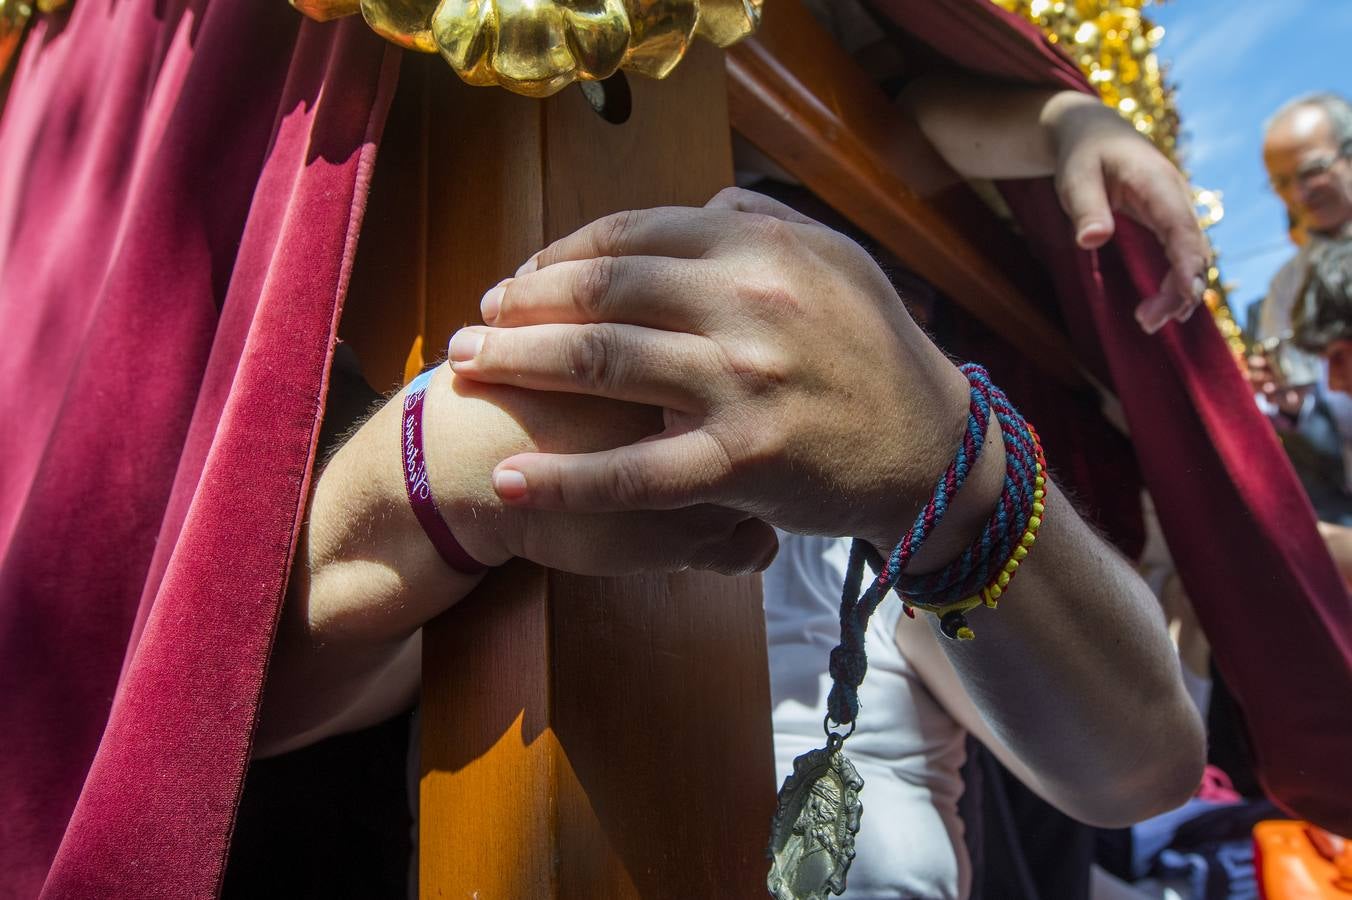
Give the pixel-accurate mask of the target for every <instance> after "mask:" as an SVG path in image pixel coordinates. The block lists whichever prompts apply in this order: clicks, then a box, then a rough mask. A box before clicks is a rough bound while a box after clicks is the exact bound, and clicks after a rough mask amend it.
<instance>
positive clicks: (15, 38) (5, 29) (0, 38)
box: [0, 0, 33, 87]
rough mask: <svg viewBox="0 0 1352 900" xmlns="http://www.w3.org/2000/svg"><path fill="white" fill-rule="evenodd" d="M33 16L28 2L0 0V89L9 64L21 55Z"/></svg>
mask: <svg viewBox="0 0 1352 900" xmlns="http://www.w3.org/2000/svg"><path fill="white" fill-rule="evenodd" d="M32 15H33V7H32V6H30V5H29V4H28V3H27V0H0V87H3V76H4V74H5V72H7V71H8V70H9V64H10V62H11V61H13V59H14V57H15V56H17V55H18V53H19V40H20V39H21V38H22V37H23V29H24V26H25V25H27V24H28V20H29V19H30V18H31V17H32Z"/></svg>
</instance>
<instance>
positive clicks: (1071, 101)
mask: <svg viewBox="0 0 1352 900" xmlns="http://www.w3.org/2000/svg"><path fill="white" fill-rule="evenodd" d="M901 103H902V105H903V106H905V107H906V108H907V109H909V110H910V111H911V112H912V114H913V115H914V116H915V118H916V121H917V122H918V123H919V125H920V129H921V131H923V132H924V133H925V137H926V138H928V139H929V141H930V143H931V144H933V145H934V147H935V149H937V150H938V151H939V153H940V155H942V156H943V157H944V159H945V160H946V161H947V162H948V164H949V165H951V166H952V167H953V168H954V169H956V170H957V171H958V172H959V173H960V174H962V175H965V176H967V177H968V178H1036V177H1039V176H1044V175H1051V174H1052V173H1053V172H1054V171H1055V170H1056V162H1057V134H1058V132H1059V130H1061V129H1063V128H1067V127H1069V126H1071V125H1073V124H1074V120H1076V119H1077V118H1080V117H1091V116H1100V115H1103V114H1105V113H1106V114H1107V115H1108V116H1113V117H1115V116H1116V114H1115V113H1113V112H1112V110H1109V109H1106V108H1105V107H1104V106H1103V104H1102V103H1100V102H1099V101H1098V100H1097V99H1095V98H1094V97H1091V96H1089V95H1087V94H1081V93H1078V92H1076V91H1055V90H1047V89H1043V88H1031V87H1024V86H1020V85H1010V84H1003V83H1001V82H997V81H992V80H989V79H980V78H972V77H963V76H931V77H925V78H918V79H916V80H915V81H914V82H912V83H911V84H910V85H908V86H907V88H906V90H905V91H904V92H903V93H902V96H901Z"/></svg>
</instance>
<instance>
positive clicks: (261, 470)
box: [0, 0, 398, 898]
mask: <svg viewBox="0 0 1352 900" xmlns="http://www.w3.org/2000/svg"><path fill="white" fill-rule="evenodd" d="M397 66H398V55H397V51H395V50H393V49H392V48H390V47H388V46H387V45H385V44H384V43H383V42H382V41H380V40H379V39H378V38H376V37H375V36H374V35H372V34H371V33H369V31H367V29H365V27H364V26H363V25H362V24H361V23H360V22H358V21H349V22H343V23H332V24H328V25H318V24H315V23H310V22H306V21H304V20H303V19H302V18H301V17H300V16H299V15H297V14H296V13H295V12H294V11H292V10H290V9H289V8H287V6H286V4H284V3H276V2H272V0H243V2H235V3H213V4H210V5H208V4H207V3H205V2H200V0H199V2H173V0H170V2H164V0H116V2H80V3H76V4H75V5H74V8H73V10H72V11H71V13H70V16H69V19H68V20H66V19H61V18H55V17H42V18H40V19H39V21H38V22H37V23H36V24H35V26H34V28H33V30H32V32H31V33H30V35H29V37H28V39H27V43H26V45H25V47H24V51H23V55H22V57H21V59H20V62H19V68H18V70H17V72H16V73H15V79H14V84H13V89H12V91H11V93H10V95H9V98H8V101H7V104H6V107H5V109H4V111H3V118H0V198H3V202H2V203H0V335H3V336H4V353H3V354H0V422H3V423H4V425H3V427H0V460H3V463H2V464H0V696H3V698H4V699H3V701H0V735H3V737H0V897H7V898H8V897H14V898H31V897H36V896H42V897H51V898H62V897H79V898H90V897H212V896H215V895H216V893H217V891H218V887H219V881H220V877H221V871H222V868H223V864H224V857H225V852H226V847H227V844H228V840H229V834H230V828H231V823H232V821H233V815H234V810H235V805H236V800H237V795H238V792H239V789H240V784H241V780H242V777H243V774H244V770H245V766H246V764H247V761H248V756H249V748H250V741H251V735H252V729H253V723H254V719H255V716H256V710H257V704H258V699H259V692H260V688H261V684H262V681H263V676H264V673H265V671H266V663H267V657H268V653H269V650H270V647H271V642H272V635H273V630H274V626H275V621H276V616H277V612H278V610H279V608H280V605H281V600H282V596H283V593H284V590H285V586H286V581H287V575H288V569H289V565H290V562H291V557H292V552H293V547H294V543H295V537H296V534H297V531H298V528H299V524H300V521H301V515H302V512H303V508H304V502H305V497H306V491H307V486H308V481H309V473H310V468H311V461H312V460H311V457H312V454H313V448H314V444H315V436H316V433H317V428H318V423H319V419H320V416H321V413H322V408H321V407H322V398H323V396H324V384H325V379H326V377H327V374H326V373H327V369H328V360H329V354H330V352H331V348H332V345H333V342H334V333H335V326H336V322H337V317H338V313H339V309H340V306H341V298H342V296H343V292H344V290H345V286H346V279H347V277H348V273H349V271H350V267H351V261H352V256H353V252H354V249H355V245H356V238H357V233H358V229H359V226H360V221H361V213H362V211H363V209H364V202H365V196H366V189H367V185H368V183H369V179H370V174H371V169H372V166H373V164H374V154H375V149H376V145H377V142H378V138H379V134H380V130H381V127H382V124H383V117H384V114H385V110H386V109H387V107H388V104H389V100H390V96H391V93H392V90H393V87H394V83H395V80H396V78H397Z"/></svg>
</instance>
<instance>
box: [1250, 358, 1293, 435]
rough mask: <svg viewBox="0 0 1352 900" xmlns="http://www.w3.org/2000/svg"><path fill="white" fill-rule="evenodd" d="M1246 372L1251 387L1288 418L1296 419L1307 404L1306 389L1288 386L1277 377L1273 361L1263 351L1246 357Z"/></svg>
mask: <svg viewBox="0 0 1352 900" xmlns="http://www.w3.org/2000/svg"><path fill="white" fill-rule="evenodd" d="M1245 373H1246V375H1247V376H1248V379H1249V387H1250V388H1252V389H1253V392H1254V393H1255V394H1257V395H1259V396H1261V397H1263V398H1264V400H1266V401H1267V402H1268V403H1269V404H1271V408H1273V409H1276V410H1277V411H1278V412H1280V413H1281V414H1282V415H1284V416H1286V417H1287V418H1288V419H1295V418H1296V417H1297V416H1298V415H1299V414H1300V410H1301V407H1302V406H1304V405H1305V391H1303V390H1301V389H1299V388H1293V387H1286V386H1283V385H1282V384H1281V382H1280V381H1279V380H1278V378H1277V372H1276V369H1275V368H1274V366H1273V365H1272V361H1271V360H1269V359H1268V358H1267V356H1265V355H1263V354H1262V353H1251V354H1250V355H1249V356H1248V357H1246V358H1245Z"/></svg>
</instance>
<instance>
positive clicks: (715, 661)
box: [401, 47, 775, 900]
mask: <svg viewBox="0 0 1352 900" xmlns="http://www.w3.org/2000/svg"><path fill="white" fill-rule="evenodd" d="M415 65H416V63H415ZM723 71H724V70H723V60H722V57H721V54H719V53H717V52H716V51H714V50H712V49H711V48H708V47H700V48H698V49H697V50H696V51H694V52H693V53H692V55H691V57H690V58H689V59H688V60H687V61H686V63H684V64H683V65H682V67H681V68H680V69H679V70H678V71H677V73H676V74H675V75H674V76H673V77H672V78H671V79H669V80H668V81H666V82H662V83H657V82H650V81H645V80H642V79H639V78H635V79H633V80H632V90H633V101H634V113H633V117H632V118H631V119H630V120H629V122H628V123H626V124H624V125H619V126H616V125H611V124H608V123H606V122H604V121H603V120H602V119H600V118H599V117H598V116H597V115H596V113H595V112H594V111H593V110H592V109H591V107H590V106H589V105H588V104H587V103H586V101H585V99H584V98H583V97H582V95H581V93H580V91H578V90H577V89H569V90H567V91H565V92H563V93H562V94H561V95H559V96H557V97H555V98H552V99H550V100H548V101H544V102H538V101H531V100H524V99H522V98H518V97H513V96H510V95H507V94H505V93H503V92H501V91H489V90H482V89H470V88H466V87H464V86H462V85H460V84H459V83H458V82H457V81H455V80H454V78H453V76H451V75H450V73H449V72H445V76H446V77H444V78H438V77H437V75H436V73H435V72H433V73H432V75H431V78H430V79H429V81H428V82H427V83H428V87H429V90H428V100H427V104H428V106H427V108H428V111H429V112H428V116H427V122H428V127H427V132H426V133H427V140H428V148H429V149H428V159H429V162H430V165H429V168H428V172H429V185H428V194H427V196H428V197H429V198H430V201H429V202H430V206H429V215H428V224H427V234H428V239H427V248H428V249H427V253H426V260H427V263H426V265H427V278H426V298H427V299H426V313H425V316H424V322H425V325H424V327H425V329H426V332H425V333H426V335H427V346H428V347H429V348H435V350H434V351H432V354H433V355H435V353H436V352H439V350H440V348H441V346H442V345H443V344H444V342H445V340H446V338H447V337H448V336H449V334H450V332H451V331H453V330H454V329H455V328H457V327H459V326H460V325H461V324H462V323H464V322H470V321H476V320H477V318H478V315H477V303H478V299H479V297H480V295H481V294H482V292H483V291H484V290H485V289H486V288H488V287H490V286H491V285H492V284H494V283H496V282H497V281H498V280H499V279H500V278H502V277H503V276H504V275H507V274H510V273H511V272H512V271H514V270H515V269H516V267H517V266H518V265H519V264H520V263H521V262H523V261H524V260H525V259H526V258H527V257H528V256H529V255H530V254H531V253H532V252H534V251H535V250H537V249H539V248H540V247H541V246H542V245H543V243H544V242H545V241H546V240H550V239H553V238H556V237H561V236H563V235H564V234H566V233H568V232H570V231H572V230H573V229H575V228H577V227H578V226H580V225H582V224H585V223H586V222H589V221H592V220H593V219H595V218H597V217H599V216H601V215H604V214H606V213H609V212H614V211H617V210H621V209H630V208H640V207H645V206H654V205H661V204H671V203H682V204H702V203H703V202H704V201H705V200H707V199H708V197H710V196H711V195H712V194H713V193H715V192H716V191H717V190H718V189H719V188H721V187H723V186H725V185H726V184H728V183H729V182H730V181H731V172H732V167H731V154H730V149H729V130H728V124H727V115H726V106H725V97H726V85H725V81H724V74H723ZM401 89H402V88H401ZM764 635H765V626H764V615H763V612H762V608H761V601H760V585H759V579H756V578H744V579H726V578H720V577H717V576H712V575H707V574H702V573H691V574H685V575H680V576H675V577H666V576H647V577H642V578H623V579H594V578H581V577H577V576H569V575H564V574H561V573H557V572H546V571H543V570H540V569H538V568H535V567H533V566H530V565H527V564H524V563H515V564H512V565H510V566H508V567H506V568H504V569H502V570H500V571H498V572H495V573H493V574H492V575H490V576H489V578H488V579H486V581H485V582H484V584H483V585H482V586H481V587H480V589H479V590H478V591H476V592H475V594H474V595H473V596H472V597H470V598H468V599H467V600H465V601H464V602H462V603H460V604H459V605H458V606H457V607H455V608H454V609H452V610H451V611H449V612H448V613H447V614H446V615H444V616H442V617H441V618H440V619H438V620H437V621H435V622H433V623H431V624H430V625H429V626H428V627H427V629H426V630H425V635H424V656H423V743H422V782H421V790H420V795H421V796H420V802H421V813H420V843H421V857H420V883H421V894H422V896H423V897H428V898H433V897H456V898H460V897H480V898H484V900H488V898H630V897H734V896H735V897H752V896H758V895H759V894H760V893H763V892H764V878H765V871H766V865H767V863H766V859H765V847H766V844H767V841H768V832H769V821H770V816H771V813H772V812H773V804H774V787H775V784H774V758H773V744H772V735H771V725H770V695H769V676H768V663H767V659H766V649H765V636H764Z"/></svg>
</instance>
